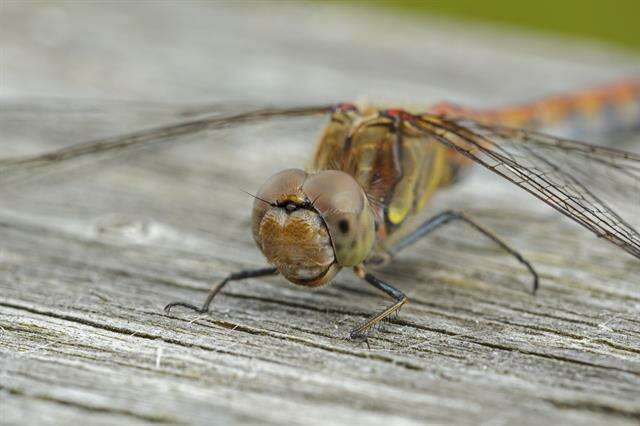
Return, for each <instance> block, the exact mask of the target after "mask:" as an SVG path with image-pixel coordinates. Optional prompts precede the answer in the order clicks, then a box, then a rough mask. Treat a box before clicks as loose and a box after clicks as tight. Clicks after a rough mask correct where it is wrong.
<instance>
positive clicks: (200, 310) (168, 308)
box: [164, 302, 209, 314]
mask: <svg viewBox="0 0 640 426" xmlns="http://www.w3.org/2000/svg"><path fill="white" fill-rule="evenodd" d="M176 306H182V307H183V308H187V309H191V310H192V311H196V312H198V313H200V314H204V313H206V312H208V311H209V309H207V308H206V307H204V306H202V307H197V306H196V305H192V304H190V303H184V302H171V303H169V304H168V305H167V306H165V307H164V311H165V312H166V313H170V312H171V309H172V308H174V307H176Z"/></svg>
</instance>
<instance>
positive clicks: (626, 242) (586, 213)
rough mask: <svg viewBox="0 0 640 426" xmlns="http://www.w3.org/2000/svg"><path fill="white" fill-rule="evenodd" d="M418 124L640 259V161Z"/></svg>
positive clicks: (468, 127) (528, 138)
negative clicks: (639, 230) (639, 231)
mask: <svg viewBox="0 0 640 426" xmlns="http://www.w3.org/2000/svg"><path fill="white" fill-rule="evenodd" d="M412 124H413V125H415V126H416V127H418V128H419V129H421V130H422V131H423V132H426V133H427V134H429V135H431V136H433V137H434V138H436V139H437V140H438V141H440V142H441V143H443V144H445V145H448V146H450V147H452V148H454V149H455V150H457V151H458V152H460V153H462V154H463V155H465V156H467V157H469V158H471V159H472V160H474V161H475V162H476V163H479V164H482V165H483V166H484V167H486V168H487V169H489V170H491V171H492V172H494V173H496V174H498V175H500V176H502V177H504V178H505V179H507V180H509V181H511V182H513V183H514V184H516V185H517V186H519V187H521V188H522V189H524V190H526V191H528V192H529V193H530V194H532V195H533V196H535V197H537V198H539V199H540V200H542V201H544V202H545V203H547V204H548V205H550V206H551V207H553V208H554V209H556V210H558V211H559V212H561V213H562V214H564V215H565V216H567V217H569V218H570V219H572V220H574V221H575V222H577V223H579V224H580V225H582V226H584V227H585V228H587V229H589V230H591V231H592V232H594V233H595V234H596V235H598V236H599V237H602V238H605V239H607V240H609V241H611V242H612V243H614V244H616V245H618V246H619V247H621V248H622V249H624V250H626V251H627V252H629V253H631V254H632V255H633V256H635V257H637V258H640V233H638V229H640V227H639V226H638V225H639V224H638V222H639V221H640V155H638V154H634V153H630V152H625V151H620V150H615V149H611V148H605V147H599V146H595V145H590V144H586V143H583V142H578V141H573V140H567V139H559V138H555V137H552V136H549V135H545V134H542V133H538V132H533V131H526V130H521V129H512V128H507V127H499V126H487V125H482V124H480V123H477V122H474V121H469V120H451V121H450V120H445V119H443V118H442V117H438V116H430V115H423V116H421V117H418V118H416V119H415V120H414V121H413V123H412Z"/></svg>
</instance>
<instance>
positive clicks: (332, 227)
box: [252, 169, 375, 287]
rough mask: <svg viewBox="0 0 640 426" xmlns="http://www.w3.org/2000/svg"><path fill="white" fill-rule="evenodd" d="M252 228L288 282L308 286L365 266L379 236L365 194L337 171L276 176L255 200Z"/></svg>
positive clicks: (258, 242) (299, 172)
mask: <svg viewBox="0 0 640 426" xmlns="http://www.w3.org/2000/svg"><path fill="white" fill-rule="evenodd" d="M252 230H253V238H254V239H255V241H256V243H257V244H258V247H260V249H261V250H262V253H263V254H264V255H265V257H266V258H267V260H268V261H269V262H270V263H272V264H273V265H274V266H275V267H276V268H277V269H278V271H279V272H280V273H281V274H282V275H283V276H284V277H285V278H287V279H288V280H289V281H291V282H293V283H295V284H300V285H304V286H309V287H315V286H319V285H322V284H325V283H327V282H328V281H329V280H331V278H333V277H334V276H335V274H336V273H337V272H338V271H339V270H340V269H341V268H342V267H344V266H355V265H358V264H360V263H362V261H363V260H364V259H365V258H366V257H367V255H368V254H369V252H370V251H371V248H372V246H373V242H374V238H375V225H374V216H373V212H372V210H371V207H370V206H369V203H368V200H367V197H366V196H365V193H364V191H363V190H362V188H361V187H360V185H359V184H358V183H357V182H356V181H355V179H353V177H351V176H350V175H349V174H347V173H344V172H341V171H336V170H325V171H321V172H318V173H307V172H305V171H303V170H299V169H288V170H284V171H282V172H279V173H276V174H275V175H273V176H271V177H270V178H269V179H268V180H267V181H266V182H265V183H264V184H263V185H262V187H261V188H260V190H259V192H258V194H257V196H256V200H255V201H254V205H253V217H252Z"/></svg>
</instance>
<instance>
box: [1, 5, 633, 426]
mask: <svg viewBox="0 0 640 426" xmlns="http://www.w3.org/2000/svg"><path fill="white" fill-rule="evenodd" d="M0 7H1V8H2V12H3V13H2V14H1V15H0V40H1V42H0V43H2V48H3V51H4V52H5V53H4V55H5V58H8V59H9V61H7V64H8V65H7V66H5V68H4V71H3V72H4V75H3V79H4V83H3V85H2V86H1V89H2V99H0V100H1V101H2V104H0V129H1V135H0V138H1V139H0V140H1V141H2V150H3V155H5V154H6V155H14V154H19V153H26V152H36V151H39V150H42V149H45V148H48V147H49V148H50V147H53V146H63V145H67V144H69V143H70V142H75V141H82V140H85V139H90V138H95V137H100V136H106V135H113V134H118V133H121V132H124V131H129V130H133V129H139V128H141V127H146V126H150V125H154V124H159V123H164V122H166V121H171V120H176V119H180V118H181V117H184V116H185V114H193V111H202V110H203V109H206V110H210V109H214V110H217V109H220V108H227V109H228V108H231V107H230V106H221V101H223V100H235V101H241V102H244V103H246V104H261V103H265V102H267V101H268V102H273V103H276V104H277V103H279V102H286V103H303V102H304V103H305V104H308V103H313V102H326V101H336V100H348V99H352V98H354V97H357V96H360V95H362V94H370V95H372V96H373V97H374V98H378V99H379V98H383V99H391V100H393V101H408V102H413V103H415V102H418V101H420V102H423V101H424V102H427V101H430V100H434V99H435V98H436V97H442V98H447V99H453V100H457V101H461V102H462V101H465V102H467V103H472V104H475V105H483V104H498V103H500V102H511V101H517V100H524V99H526V98H529V97H531V96H538V95H540V94H543V93H546V92H548V91H552V90H563V89H571V88H575V87H579V86H582V85H584V84H590V83H594V82H597V81H602V80H606V79H609V78H614V77H616V76H617V75H623V74H625V73H631V72H634V71H636V72H637V71H638V70H639V69H640V68H639V66H638V61H637V59H633V58H632V59H629V58H627V57H625V56H623V55H621V54H619V53H615V52H610V51H606V50H605V49H598V48H596V47H594V46H588V47H585V46H583V45H580V44H570V43H569V42H567V46H560V47H558V46H557V41H555V40H548V41H545V40H540V39H529V38H517V37H519V36H517V35H514V36H513V38H511V39H507V38H505V37H502V36H496V35H492V34H489V33H485V32H483V31H481V30H479V29H476V30H468V29H461V30H458V29H451V28H446V27H443V26H442V24H440V23H437V22H429V23H428V25H425V24H424V23H421V22H413V23H411V22H410V23H406V22H404V21H399V20H396V19H395V18H392V17H388V16H376V15H362V14H354V13H353V12H354V10H349V9H323V8H317V9H309V8H305V7H300V8H291V7H286V8H285V7H284V6H282V5H270V6H268V7H267V8H266V9H263V8H262V7H260V6H257V5H252V6H251V7H250V8H248V7H244V8H243V7H240V8H229V7H220V6H219V5H201V4H195V3H194V4H190V5H187V6H185V7H175V6H170V5H166V4H159V5H157V6H156V7H154V8H153V9H151V8H148V7H139V6H134V5H127V6H126V7H124V8H123V7H122V6H120V5H119V6H117V7H116V6H105V5H103V6H78V5H75V4H56V5H53V6H50V7H43V6H36V5H26V6H25V5H6V4H5V5H3V6H0ZM266 11H269V12H270V16H271V18H270V19H265V12H266ZM276 12H277V13H276ZM63 24H65V25H63ZM23 28H30V30H29V32H28V34H27V36H25V34H24V31H23ZM61 28H62V29H61ZM86 34H92V36H93V37H91V38H89V37H86ZM292 34H297V36H295V37H292ZM380 34H384V35H385V37H380V36H379V35H380ZM415 40H422V41H423V42H421V43H415ZM195 41H197V42H195ZM516 45H517V46H518V47H519V49H518V51H517V52H514V49H513V48H514V46H516ZM487 46H490V47H487ZM72 52H74V53H72ZM543 54H544V56H543ZM524 75H526V78H525V77H523V76H524ZM36 95H37V96H42V95H46V96H47V98H48V99H32V97H33V96H36ZM87 95H88V96H93V97H95V99H86V96H87ZM56 96H58V97H60V96H62V97H64V100H52V99H51V97H56ZM78 96H80V97H84V98H85V99H83V100H79V99H77V98H76V99H74V97H78ZM322 124H323V123H322V120H316V119H298V120H291V121H286V122H285V121H278V122H273V123H268V124H265V125H260V126H248V127H246V128H242V129H236V130H233V131H225V132H218V133H211V134H207V135H201V136H199V137H196V138H193V141H192V143H189V144H184V146H175V147H169V148H166V149H163V150H161V151H158V152H155V151H154V152H144V153H137V154H136V155H133V154H127V156H125V157H120V158H118V159H117V160H110V161H107V162H106V163H99V164H98V166H95V165H94V164H91V163H89V164H77V165H74V167H73V168H71V169H68V170H66V171H65V172H64V173H60V172H58V173H53V174H52V175H49V176H47V177H46V178H45V179H39V180H36V181H34V182H26V183H16V184H15V186H12V187H3V188H2V189H1V191H2V199H1V201H0V207H1V208H0V289H1V293H0V410H2V411H1V414H2V416H3V417H2V421H3V423H6V424H23V423H29V424H67V423H71V422H82V423H84V424H114V423H116V422H118V423H122V424H153V423H160V424H163V423H165V424H210V423H215V424H239V423H242V424H253V423H255V424H258V423H260V424H283V423H286V424H301V425H302V424H304V425H310V424H311V425H313V424H318V425H320V424H322V425H326V424H354V423H359V424H408V425H409V424H424V422H425V421H429V422H430V423H436V424H440V423H441V424H444V423H452V422H455V423H457V424H478V423H480V422H483V423H490V424H493V423H496V424H502V423H506V424H510V423H518V424H523V425H528V424H531V425H534V424H535V425H538V424H540V423H541V422H549V423H550V424H552V423H562V424H593V425H597V424H603V423H606V424H612V425H617V424H620V425H627V424H637V422H638V420H639V419H640V316H639V315H638V313H639V312H640V283H639V282H638V276H639V275H640V265H639V264H638V262H637V261H636V260H634V259H633V258H631V257H629V256H628V255H626V254H625V253H623V252H621V251H619V250H617V249H615V247H613V246H610V245H608V244H606V243H604V242H601V241H598V240H597V238H595V237H592V236H591V235H589V234H588V233H587V232H585V231H583V230H581V229H578V228H577V227H576V226H573V225H571V224H569V223H568V221H566V220H563V219H561V218H559V217H558V216H557V215H556V214H554V213H553V212H552V211H551V210H550V209H547V208H546V207H542V206H540V205H539V204H538V203H536V202H535V201H533V200H529V199H528V198H527V197H526V196H524V195H523V194H519V193H517V192H516V191H514V190H513V189H511V188H510V187H509V186H508V185H506V184H502V183H500V182H496V180H495V179H494V178H493V177H492V176H488V175H487V174H484V173H477V174H476V175H475V176H474V179H473V180H471V181H470V182H469V183H467V184H464V185H462V186H461V187H459V188H456V189H454V190H452V191H450V193H447V194H443V196H441V197H440V198H439V199H438V200H436V205H435V206H434V207H433V210H434V211H437V209H438V208H441V207H442V206H447V207H450V206H454V207H459V208H464V209H465V210H467V211H468V212H469V213H471V214H473V215H474V216H475V217H476V218H477V219H478V220H480V221H481V222H482V223H484V224H486V225H487V226H489V227H491V228H493V229H494V230H495V231H496V232H497V233H498V234H499V235H501V236H503V237H504V238H506V239H508V240H509V241H511V242H512V243H513V244H514V245H515V246H516V247H518V249H520V250H521V251H522V252H523V253H524V254H525V255H526V257H527V258H529V259H530V260H531V261H532V262H533V263H534V264H535V265H536V267H537V268H538V269H539V271H540V273H541V276H542V287H541V290H540V292H539V294H538V295H537V296H535V297H533V296H531V295H529V294H528V293H527V291H526V289H527V285H529V282H528V279H529V277H528V275H527V273H526V271H524V270H522V269H521V267H520V266H519V265H518V264H517V263H516V262H514V261H513V260H512V259H511V258H510V257H509V256H507V255H505V254H504V253H502V252H501V251H500V250H498V249H496V248H495V247H493V246H492V245H491V244H490V243H489V242H487V241H485V240H483V239H481V238H477V237H476V236H475V235H474V234H473V232H471V231H470V230H468V229H465V228H458V229H448V230H447V231H443V232H440V233H438V234H437V235H433V236H432V237H430V238H428V239H426V240H425V241H423V242H421V243H420V244H419V245H418V246H417V248H416V249H415V250H414V251H411V252H408V253H406V254H404V255H403V256H401V258H400V259H399V260H398V262H397V263H395V264H393V265H392V266H390V267H389V268H388V269H386V270H384V271H382V272H381V274H383V276H384V277H386V278H388V279H389V280H390V281H392V282H393V283H394V284H396V285H397V286H398V287H399V288H401V289H403V291H405V292H406V293H407V295H408V296H409V297H410V299H411V303H410V304H409V305H408V306H407V308H405V309H403V311H402V313H401V315H400V317H399V318H398V319H395V320H392V321H391V322H390V323H386V324H384V325H383V326H382V328H381V329H380V330H379V332H378V333H377V334H376V335H375V337H374V338H373V339H372V340H371V344H372V349H371V350H367V349H366V348H365V347H363V346H361V345H357V344H353V343H352V342H350V341H348V340H346V339H345V337H346V335H347V332H348V330H349V329H350V328H351V327H353V326H354V325H355V324H356V323H358V322H360V321H362V319H363V318H365V317H366V316H367V315H369V314H370V313H371V312H372V311H374V310H375V309H378V308H379V307H380V306H381V304H382V303H384V302H383V299H382V298H380V296H379V295H378V294H376V293H375V292H374V291H372V290H370V289H369V288H367V287H364V286H363V285H362V284H361V283H359V282H358V281H357V280H356V279H354V278H353V277H352V276H351V275H350V274H349V273H343V274H341V275H340V276H339V277H338V279H337V280H336V282H334V283H333V284H332V285H331V286H328V287H326V288H323V289H321V290H319V291H315V292H307V291H304V290H299V289H297V288H293V287H292V286H290V285H288V284H285V283H284V282H283V281H282V280H281V279H279V278H269V279H265V280H262V279H261V280H248V281H246V282H239V283H234V284H233V285H230V286H229V287H228V289H226V290H225V291H224V293H223V294H222V295H221V296H220V297H219V299H216V301H215V303H214V309H213V312H212V314H211V315H209V316H200V317H199V316H196V315H193V314H191V313H188V312H183V311H176V312H173V313H172V314H171V315H165V314H164V313H163V311H162V306H164V304H166V303H167V302H168V301H172V300H189V301H194V302H197V301H200V300H202V298H203V297H204V292H205V291H206V289H208V287H209V285H210V283H211V282H212V280H214V279H216V278H219V277H221V276H223V275H225V274H227V273H228V272H230V271H234V270H236V269H239V268H242V267H247V266H260V265H263V260H262V258H261V256H260V254H259V253H258V251H257V250H256V249H255V247H254V244H253V241H252V240H251V236H250V233H249V212H250V205H251V202H252V200H251V199H250V197H248V196H247V195H246V194H244V193H243V192H242V191H240V189H243V190H253V189H255V188H257V187H258V186H259V185H260V183H261V182H262V180H263V179H265V178H266V177H267V176H268V175H269V174H271V173H272V172H275V171H277V170H279V169H281V168H283V167H290V166H301V165H304V164H305V162H306V159H307V158H308V154H309V150H310V148H311V147H312V145H313V141H314V139H315V137H316V135H317V132H318V130H319V129H320V128H321V126H322ZM199 141H200V143H199ZM207 141H208V142H209V143H206V142H207ZM128 157H131V158H128ZM125 160H126V161H125Z"/></svg>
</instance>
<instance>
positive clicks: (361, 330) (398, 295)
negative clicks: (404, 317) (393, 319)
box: [349, 266, 409, 346]
mask: <svg viewBox="0 0 640 426" xmlns="http://www.w3.org/2000/svg"><path fill="white" fill-rule="evenodd" d="M353 270H354V272H355V273H356V275H357V276H358V277H360V278H362V279H364V280H365V281H366V282H368V283H369V284H371V285H372V286H374V287H375V288H377V289H379V290H382V291H384V292H385V293H387V294H388V295H389V296H391V297H392V298H393V300H395V302H396V303H394V304H393V305H391V306H390V307H388V308H387V309H385V310H384V311H382V312H380V313H379V314H376V315H374V316H372V317H371V318H369V319H368V320H367V321H366V322H364V323H363V324H361V325H359V326H358V327H356V328H354V329H353V330H351V333H350V334H349V338H351V339H354V340H356V339H364V340H365V342H366V343H367V346H369V342H367V341H366V339H367V332H368V331H369V330H370V329H371V328H372V327H373V326H375V325H376V324H378V323H379V322H380V321H382V320H383V319H385V318H387V317H388V316H389V315H391V314H393V313H395V312H397V311H398V310H400V308H401V307H402V305H404V304H405V303H407V302H408V301H409V299H407V296H405V295H404V293H403V292H401V291H400V290H398V289H397V288H395V287H393V286H392V285H391V284H389V283H386V282H384V281H382V280H381V279H379V278H376V277H375V276H373V275H371V274H370V273H368V272H367V271H366V270H365V269H364V268H363V267H362V266H356V267H355V268H353Z"/></svg>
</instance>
